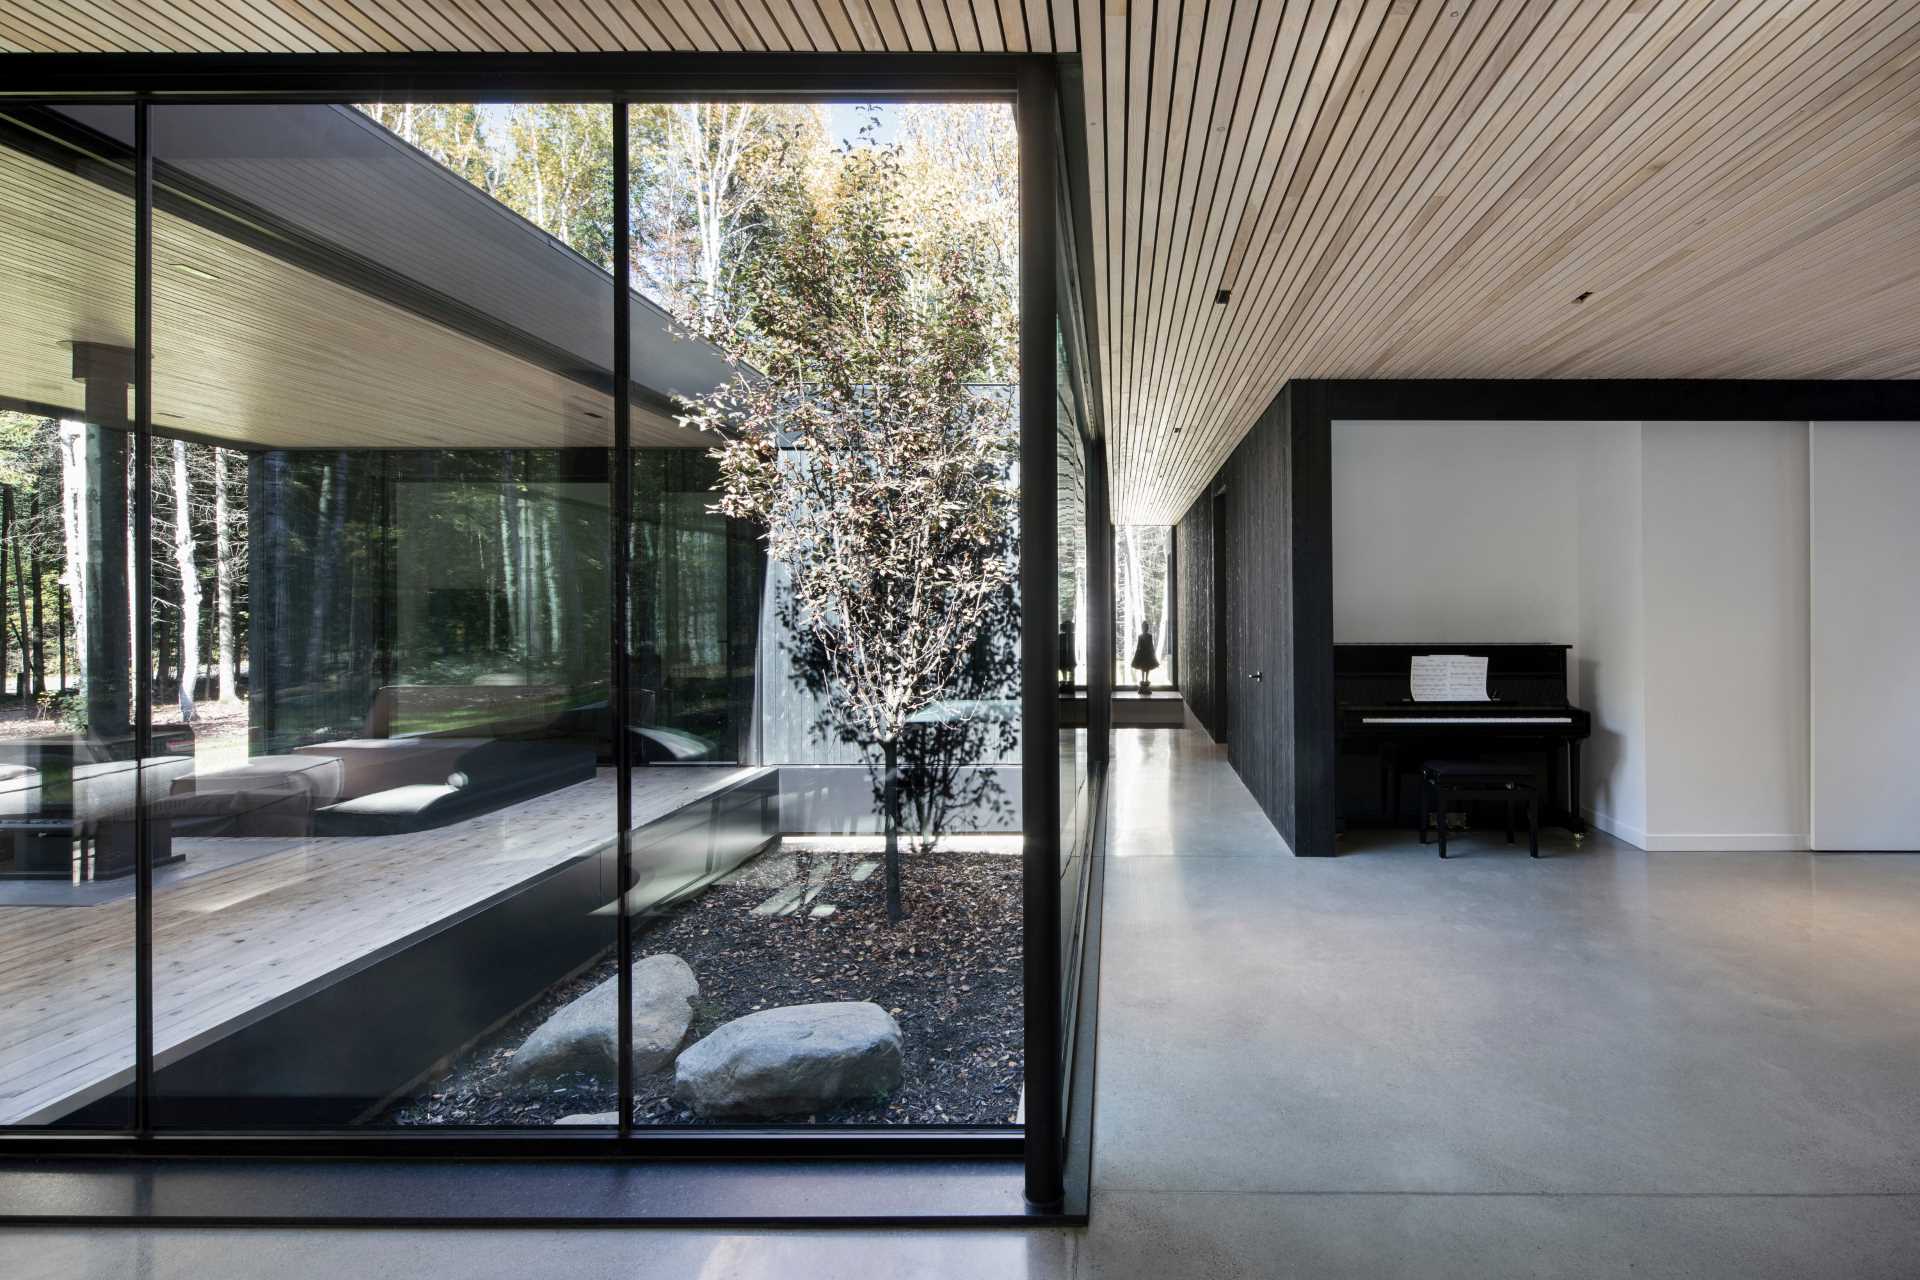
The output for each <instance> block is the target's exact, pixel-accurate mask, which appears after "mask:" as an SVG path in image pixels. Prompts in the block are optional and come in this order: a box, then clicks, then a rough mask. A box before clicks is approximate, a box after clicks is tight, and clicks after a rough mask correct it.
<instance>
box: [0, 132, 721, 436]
mask: <svg viewBox="0 0 1920 1280" xmlns="http://www.w3.org/2000/svg"><path fill="white" fill-rule="evenodd" d="M73 110H74V112H75V113H76V114H78V113H81V111H82V109H78V108H76V109H73ZM289 111H298V112H301V113H306V114H304V115H302V116H299V117H292V118H290V117H286V116H284V115H278V114H273V115H269V116H267V117H262V116H260V115H258V114H256V113H260V112H269V113H284V112H289ZM182 112H185V113H191V119H189V118H187V117H185V116H176V115H175V113H182ZM84 114H86V115H87V116H88V118H89V121H90V122H91V123H93V124H97V125H102V126H104V127H105V129H106V131H107V133H106V136H100V135H90V134H88V133H86V132H84V131H78V130H75V129H74V128H73V127H72V126H71V125H70V124H69V123H68V122H65V121H62V120H59V119H57V118H49V117H46V116H38V117H36V116H34V115H33V114H31V113H26V112H22V113H20V115H19V116H18V117H14V118H13V119H0V220H3V221H4V223H5V225H6V226H7V227H8V228H9V230H10V231H11V232H12V234H10V235H9V236H7V237H6V238H5V239H4V241H0V273H4V275H5V277H6V278H7V279H9V280H10V281H12V282H14V283H12V284H10V285H9V288H8V300H9V306H8V307H7V308H6V309H5V311H6V314H4V315H0V396H4V397H6V398H8V399H11V400H14V401H18V402H24V403H26V404H28V405H38V406H44V407H46V408H49V409H55V410H58V409H68V410H73V409H78V408H79V407H80V405H81V402H82V401H81V394H80V393H81V387H80V385H79V384H78V383H76V382H74V381H73V380H72V378H71V376H70V375H71V368H70V357H69V355H68V345H69V344H70V343H72V342H74V341H77V340H85V341H98V342H106V343H109V344H112V345H116V346H127V345H130V343H131V334H130V333H129V332H127V330H128V329H129V328H130V324H129V323H128V318H130V317H131V314H132V240H133V237H132V221H133V214H132V202H131V199H130V198H129V197H128V196H127V195H125V194H122V191H121V189H117V188H124V186H125V164H124V150H123V148H119V147H116V145H115V143H116V142H117V141H118V139H116V138H115V137H114V136H112V135H114V134H119V133H124V132H125V131H126V126H125V117H126V114H127V113H126V112H125V111H124V110H121V111H118V112H117V113H116V112H115V109H111V108H90V109H85V112H84ZM9 115H10V116H11V115H12V113H9ZM153 118H154V120H155V126H156V128H155V148H156V153H157V159H158V160H159V162H160V164H161V168H160V172H159V176H160V177H161V179H162V185H161V190H160V191H159V192H158V193H157V196H156V202H157V211H156V215H155V220H154V238H155V245H154V248H155V274H154V287H155V298H154V304H155V314H154V320H155V326H154V398H155V425H156V426H157V427H159V428H161V429H162V430H165V429H169V428H171V429H175V430H181V431H187V432H191V433H196V434H200V435H205V436H209V437H213V438H216V439H223V440H231V441H234V442H238V443H249V444H280V445H288V446H309V445H324V446H362V447H388V446H393V447H404V446H443V447H445V446H451V447H469V448H484V447H503V446H556V445H557V446H601V445H605V444H607V443H610V442H611V439H612V421H611V418H612V414H611V397H610V395H609V393H608V391H609V384H608V377H607V374H606V372H605V370H604V368H596V367H595V364H594V363H593V362H591V361H589V360H587V359H585V358H583V357H582V355H581V354H580V353H577V352H575V351H573V350H572V348H574V347H579V348H582V349H583V350H591V349H592V348H593V347H594V345H595V342H596V341H597V342H598V344H599V345H598V350H599V352H600V353H601V354H600V357H599V363H600V364H602V365H604V363H605V362H606V360H607V356H606V352H607V351H608V350H609V348H610V346H611V340H612V322H611V311H612V305H611V290H610V288H609V284H610V282H609V281H608V279H607V276H606V275H605V273H604V272H601V271H599V270H598V269H596V268H594V267H592V266H591V264H587V263H585V262H584V261H581V260H579V259H577V258H571V257H569V256H568V255H564V254H562V253H560V252H559V251H557V250H556V249H555V248H554V246H553V245H551V244H550V243H548V242H547V240H546V238H545V237H542V236H539V235H538V234H537V233H533V235H532V239H531V240H529V233H530V232H531V228H529V227H528V226H527V225H526V224H525V223H524V222H522V221H520V220H519V219H517V218H515V217H514V216H513V215H512V214H511V213H509V212H507V211H505V210H503V209H500V208H499V206H497V205H496V204H494V203H493V202H492V201H489V200H487V199H486V197H484V196H482V195H480V194H479V193H478V192H473V191H471V189H469V188H466V187H465V186H464V184H458V183H450V182H448V181H447V180H446V179H445V175H443V174H441V173H439V172H438V171H437V170H436V168H435V167H434V166H433V165H432V164H431V162H429V161H426V160H424V158H423V157H418V156H414V157H412V158H410V159H407V160H405V162H404V163H403V164H398V165H396V164H395V163H393V162H390V161H388V160H385V159H383V160H381V162H380V163H379V164H376V165H372V166H370V167H369V166H362V165H360V164H358V163H357V162H356V161H354V160H353V159H352V155H353V151H352V148H353V147H354V146H363V145H365V144H364V143H358V142H348V143H342V144H341V146H340V147H339V148H338V150H339V151H340V152H341V153H342V154H340V155H335V154H332V149H328V148H323V149H322V150H321V152H320V153H319V154H314V153H312V152H311V150H309V152H308V153H307V154H304V155H303V154H290V153H288V152H284V151H282V152H276V151H273V150H272V149H271V148H269V147H267V146H266V144H265V141H264V139H267V138H277V137H279V136H280V135H279V133H278V132H276V130H277V129H278V128H279V126H280V125H286V126H288V127H290V128H291V127H293V126H296V125H297V126H298V129H297V130H296V132H298V131H299V130H305V129H306V128H307V126H308V125H309V124H311V123H312V122H314V121H316V120H322V121H325V122H327V123H328V125H329V127H330V128H332V129H334V130H335V132H336V133H337V132H338V131H339V130H341V129H345V130H347V131H350V132H348V133H346V134H345V135H343V136H345V137H347V138H348V139H352V138H353V137H354V136H355V135H362V134H364V135H368V136H371V137H373V139H374V141H373V145H374V146H377V147H378V148H381V149H382V150H383V151H392V150H394V149H395V147H396V146H397V144H395V143H393V142H392V140H390V139H385V138H384V135H381V134H380V133H379V131H377V130H374V129H373V127H372V126H371V125H369V124H368V123H367V122H365V121H362V120H360V119H359V118H358V117H357V116H356V115H354V114H353V113H350V112H346V111H344V110H343V109H337V108H331V107H302V108H246V107H220V108H183V107H169V108H157V109H155V111H154V113H153ZM16 120H17V121H19V123H16V122H15V121H16ZM168 121H173V122H174V126H173V127H172V128H168V127H167V125H166V122H168ZM342 121H344V122H345V123H344V125H343V124H341V122H342ZM243 122H246V123H250V124H251V125H252V127H253V132H252V133H251V134H250V133H249V132H248V130H246V129H242V128H237V127H234V126H238V125H239V124H241V123H243ZM22 125H38V126H40V127H39V128H37V129H29V128H23V127H21V126H22ZM190 125H193V126H196V127H195V128H188V127H186V126H190ZM216 126H220V127H223V128H224V129H225V132H223V133H218V134H210V133H209V132H205V131H212V130H215V128H216ZM301 136H303V137H306V138H307V140H308V142H307V145H308V147H309V148H311V147H313V146H314V145H315V142H314V139H313V137H312V136H311V135H310V134H305V133H302V134H301ZM323 136H324V135H323ZM169 144H172V145H173V146H174V147H176V148H178V149H179V152H180V153H181V154H178V155H174V154H170V153H169V152H168V151H167V147H168V145H169ZM88 150H91V151H92V152H93V154H94V155H96V156H99V157H101V159H98V160H89V159H87V158H86V156H85V152H86V151H88ZM296 150H297V149H296ZM407 166H412V167H411V168H409V167H407ZM216 178H217V179H219V183H216V182H215V181H214V180H215V179H216ZM356 178H364V179H365V180H366V182H365V184H364V185H363V189H362V190H360V191H359V192H357V193H355V192H351V191H348V192H346V193H344V194H339V193H336V194H334V195H333V196H331V197H330V198H329V199H327V200H321V199H318V198H317V197H316V196H315V192H316V191H318V190H322V189H329V188H342V187H346V186H350V185H351V181H352V180H353V179H356ZM222 184H224V185H222ZM234 188H238V189H239V190H238V191H236V190H234ZM402 197H405V198H402ZM476 200H477V201H478V205H477V206H475V205H474V204H473V203H472V202H473V201H476ZM369 207H372V208H374V209H376V211H377V210H380V209H384V212H376V213H374V214H369V213H368V211H367V210H368V208H369ZM296 208H297V209H298V210H299V211H300V217H301V218H302V219H304V221H303V222H294V221H292V220H291V219H286V220H283V219H281V218H280V217H279V213H280V212H281V211H282V210H285V211H287V212H292V211H293V210H295V209H296ZM334 215H337V217H335V216H334ZM323 232H324V233H326V234H324V235H323V234H322V233H323ZM436 232H437V234H436ZM509 248H510V249H512V250H513V251H514V252H511V253H510V252H508V251H507V250H508V249H509ZM516 254H518V256H517V257H516V256H515V255H516ZM403 267H404V268H405V270H404V271H403V270H402V268H403ZM442 286H448V287H447V288H443V287H442ZM23 304H24V305H23ZM645 328H646V326H645V325H644V324H641V325H636V330H643V329H645ZM656 339H657V342H658V343H659V344H660V345H661V347H662V350H663V352H665V355H664V356H661V357H659V358H657V359H654V360H653V363H654V365H655V366H656V367H657V368H666V367H667V365H663V364H662V363H661V361H662V360H665V361H667V362H668V363H669V364H671V363H672V362H674V361H678V364H677V366H675V367H677V369H678V370H679V372H678V374H676V375H674V378H675V381H676V382H678V383H679V384H680V385H682V386H698V385H700V383H699V378H709V377H717V376H720V375H722V374H724V365H722V364H721V363H720V362H719V361H718V360H717V357H714V356H713V355H712V353H710V352H708V353H707V354H706V355H705V356H704V357H701V351H702V349H700V348H697V347H696V346H694V345H693V344H688V343H684V342H680V341H679V340H677V339H674V338H672V337H671V336H670V335H667V334H666V332H665V327H664V322H663V323H662V324H661V325H660V326H659V332H658V334H657V335H656V338H647V337H645V336H644V335H643V334H641V333H638V332H637V333H636V347H639V346H643V345H645V344H646V343H648V342H652V341H655V340H656ZM676 348H677V350H676ZM636 354H637V355H638V352H636ZM696 357H699V358H700V359H702V360H704V365H702V364H699V363H694V364H690V363H688V362H689V360H692V359H694V358H696ZM639 364H640V362H639V360H638V359H636V372H637V371H638V369H639ZM695 370H697V371H698V377H697V378H694V379H692V380H689V379H688V377H687V375H688V373H689V371H695ZM669 408H670V406H669V405H668V404H667V403H666V401H665V400H664V398H663V397H660V396H659V395H657V394H655V395H653V396H652V397H650V398H645V399H641V400H639V401H637V402H636V412H635V414H634V439H635V442H636V443H638V444H658V445H674V444H680V445H686V444H695V445H697V444H700V443H702V442H701V441H700V439H699V437H698V436H697V435H694V434H692V433H689V432H687V431H685V430H683V429H681V428H680V427H679V426H678V425H677V424H676V423H674V422H673V421H672V419H671V417H670V413H669Z"/></svg>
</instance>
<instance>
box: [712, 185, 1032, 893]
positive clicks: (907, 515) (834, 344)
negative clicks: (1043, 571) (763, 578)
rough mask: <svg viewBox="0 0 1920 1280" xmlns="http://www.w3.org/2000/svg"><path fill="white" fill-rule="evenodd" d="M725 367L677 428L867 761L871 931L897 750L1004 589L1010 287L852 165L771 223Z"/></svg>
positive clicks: (894, 795)
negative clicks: (816, 197)
mask: <svg viewBox="0 0 1920 1280" xmlns="http://www.w3.org/2000/svg"><path fill="white" fill-rule="evenodd" d="M785 208H786V210H787V212H786V213H785V214H784V215H783V222H784V225H782V226H780V227H778V228H777V234H776V236H775V238H774V243H773V246H772V247H771V248H770V250H769V251H768V252H767V253H765V254H764V256H763V257H762V258H761V259H760V260H759V261H758V262H757V263H756V265H755V267H754V270H753V273H752V277H751V279H750V280H749V281H748V305H747V307H746V309H745V312H744V314H743V317H742V320H741V322H740V325H739V327H738V328H737V329H736V330H735V331H733V332H728V333H719V334H713V335H711V336H712V337H714V338H715V339H716V340H718V341H719V342H720V343H721V344H722V346H723V348H724V349H725V350H726V351H727V353H728V355H729V357H730V359H731V360H732V361H733V363H734V366H735V369H736V374H735V376H734V377H733V378H732V379H731V380H730V381H728V382H727V383H726V384H725V385H724V386H722V387H720V388H719V389H717V390H715V391H713V392H712V393H710V394H708V395H706V396H704V397H701V398H699V399H698V400H695V401H692V402H690V409H691V412H690V413H689V414H688V418H687V420H688V421H690V422H693V423H695V424H697V425H699V426H700V427H702V428H703V429H708V430H715V431H720V432H722V433H724V434H725V436H726V440H725V443H723V444H722V445H720V446H719V447H718V448H717V449H716V450H715V451H714V456H715V457H716V458H717V459H718V461H719V463H720V490H721V498H720V502H719V504H718V509H719V510H720V511H722V512H724V513H725V514H727V515H729V516H734V517H739V518H744V519H749V520H752V521H755V522H756V523H758V524H759V525H761V526H762V527H763V528H764V529H765V531H766V533H765V537H766V544H767V554H768V555H769V556H770V557H771V558H772V559H773V560H775V561H777V562H778V563H780V564H781V565H783V566H785V568H786V570H787V572H788V575H789V577H790V580H791V591H792V596H791V600H790V613H791V616H792V618H793V619H794V621H795V623H796V625H797V627H798V629H799V631H800V632H801V635H802V638H803V639H804V640H805V641H806V642H807V643H808V644H809V645H810V646H811V647H812V649H813V651H814V653H815V655H816V658H817V661H818V662H819V663H820V665H821V668H822V670H823V672H824V674H825V676H826V677H827V684H828V686H829V687H830V689H831V691H832V693H833V696H834V701H835V704H836V707H837V710H838V712H839V714H840V715H841V716H842V717H844V718H845V720H846V721H847V722H848V724H849V725H850V726H851V727H852V728H853V730H854V731H855V732H856V733H857V734H858V736H859V737H861V738H862V739H864V740H865V741H867V742H870V743H872V744H874V745H875V746H877V747H878V749H879V750H880V752H881V753H882V755H883V767H884V770H885V772H884V774H883V775H882V776H883V788H882V790H883V794H882V798H881V808H882V817H883V821H884V823H885V828H886V890H887V916H888V919H889V920H890V921H898V920H899V919H900V916H901V903H900V848H899V825H900V808H899V773H900V770H899V758H900V757H899V752H900V746H901V739H902V737H903V735H904V734H905V733H906V732H907V731H908V724H909V721H910V720H911V719H912V717H913V716H914V715H916V714H917V713H919V712H921V711H922V710H924V709H926V708H927V707H928V706H929V705H931V704H932V703H934V702H935V701H936V700H938V699H940V698H941V697H942V696H943V695H944V694H946V693H947V692H948V690H949V689H951V688H952V687H953V686H954V683H955V681H956V679H957V677H959V676H960V674H961V673H962V672H963V670H964V669H965V667H966V665H967V663H968V661H969V657H970V655H971V654H972V652H973V650H974V647H975V642H976V640H977V639H978V638H979V636H980V632H981V627H982V625H983V623H984V622H986V620H987V619H988V618H989V617H990V616H991V615H992V614H993V613H994V610H995V608H996V603H997V602H1002V601H1004V597H1005V593H1006V592H1007V590H1008V589H1009V586H1010V584H1011V581H1012V577H1013V565H1012V563H1011V558H1010V557H1009V556H1008V554H1007V542H1006V534H1007V530H1008V528H1009V527H1010V522H1011V519H1012V513H1013V504H1014V497H1015V492H1014V487H1013V483H1012V481H1011V479H1010V477H1011V471H1012V461H1013V448H1014V442H1015V428H1014V415H1013V412H1012V406H1011V405H1010V404H1009V403H1008V402H1007V400H1006V398H1005V397H1003V396H1000V395H996V394H992V393H989V392H985V391H983V390H982V389H981V388H980V386H979V384H980V383H981V382H984V381H990V380H1000V379H1002V378H1004V377H1005V374H1006V371H1005V369H1004V362H1005V353H1006V350H1007V347H1008V344H1007V342H1006V340H1005V339H1006V333H1007V329H1008V322H1009V317H1010V316H1011V313H1012V307H1011V302H1010V298H1009V296H1008V287H1007V283H1006V281H1005V280H1004V278H1003V276H1002V275H1001V274H1000V273H999V272H997V271H996V270H995V269H994V267H993V265H992V260H991V258H990V256H989V254H988V253H987V252H986V251H985V247H984V246H983V245H982V244H981V242H980V241H979V239H978V238H977V237H976V236H974V235H971V234H970V233H968V232H967V231H965V230H964V229H962V228H960V227H959V226H958V225H957V224H956V229H955V233H954V235H953V236H951V237H943V236H941V235H938V234H932V235H930V234H929V233H928V227H927V225H926V224H925V221H924V218H923V220H922V222H921V224H920V225H917V226H913V227H909V226H906V225H904V220H903V218H902V216H901V212H900V211H901V204H900V174H899V168H898V157H897V155H896V154H895V153H894V152H893V151H892V150H891V149H888V148H861V149H856V150H853V151H851V152H849V153H848V154H847V155H846V156H845V158H844V160H843V162H842V164H841V165H840V166H839V171H838V175H837V178H836V181H835V184H834V187H833V189H832V191H831V192H830V193H829V194H828V195H827V196H826V198H825V199H824V200H823V201H821V202H819V203H817V204H816V203H815V202H814V201H811V200H805V199H796V200H794V201H791V202H788V203H787V205H786V206H785Z"/></svg>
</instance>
